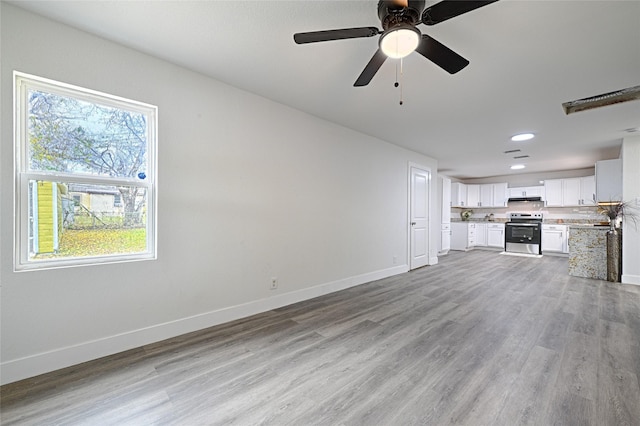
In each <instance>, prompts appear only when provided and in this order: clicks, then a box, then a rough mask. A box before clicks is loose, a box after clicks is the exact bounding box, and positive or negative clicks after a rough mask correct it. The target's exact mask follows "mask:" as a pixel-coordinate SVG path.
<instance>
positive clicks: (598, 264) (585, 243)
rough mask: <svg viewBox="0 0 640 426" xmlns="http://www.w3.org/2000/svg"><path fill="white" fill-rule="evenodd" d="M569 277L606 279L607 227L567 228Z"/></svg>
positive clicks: (580, 226)
mask: <svg viewBox="0 0 640 426" xmlns="http://www.w3.org/2000/svg"><path fill="white" fill-rule="evenodd" d="M569 229H570V230H569V275H572V276H574V277H584V278H595V279H598V280H606V279H607V231H608V230H609V227H608V226H591V225H571V226H570V227H569Z"/></svg>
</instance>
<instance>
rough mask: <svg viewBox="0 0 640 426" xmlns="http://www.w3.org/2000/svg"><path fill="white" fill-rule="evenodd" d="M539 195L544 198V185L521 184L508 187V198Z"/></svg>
mask: <svg viewBox="0 0 640 426" xmlns="http://www.w3.org/2000/svg"><path fill="white" fill-rule="evenodd" d="M523 197H541V198H544V186H523V187H516V188H509V198H523Z"/></svg>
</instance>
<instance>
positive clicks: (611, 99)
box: [562, 86, 640, 115]
mask: <svg viewBox="0 0 640 426" xmlns="http://www.w3.org/2000/svg"><path fill="white" fill-rule="evenodd" d="M638 99H640V86H634V87H629V88H628V89H622V90H616V91H615V92H610V93H603V94H602V95H597V96H592V97H590V98H584V99H578V100H577V101H570V102H565V103H563V104H562V108H564V113H565V114H567V115H568V114H573V113H574V112H579V111H584V110H587V109H593V108H600V107H603V106H607V105H613V104H619V103H621V102H628V101H636V100H638Z"/></svg>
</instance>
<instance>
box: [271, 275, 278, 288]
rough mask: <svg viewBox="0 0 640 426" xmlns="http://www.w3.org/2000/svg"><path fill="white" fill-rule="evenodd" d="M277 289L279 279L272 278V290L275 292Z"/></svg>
mask: <svg viewBox="0 0 640 426" xmlns="http://www.w3.org/2000/svg"><path fill="white" fill-rule="evenodd" d="M276 288H278V278H277V277H271V290H275V289H276Z"/></svg>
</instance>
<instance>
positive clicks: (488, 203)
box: [480, 183, 495, 207]
mask: <svg viewBox="0 0 640 426" xmlns="http://www.w3.org/2000/svg"><path fill="white" fill-rule="evenodd" d="M494 206H495V204H494V201H493V184H491V183H488V184H485V185H480V207H494Z"/></svg>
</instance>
